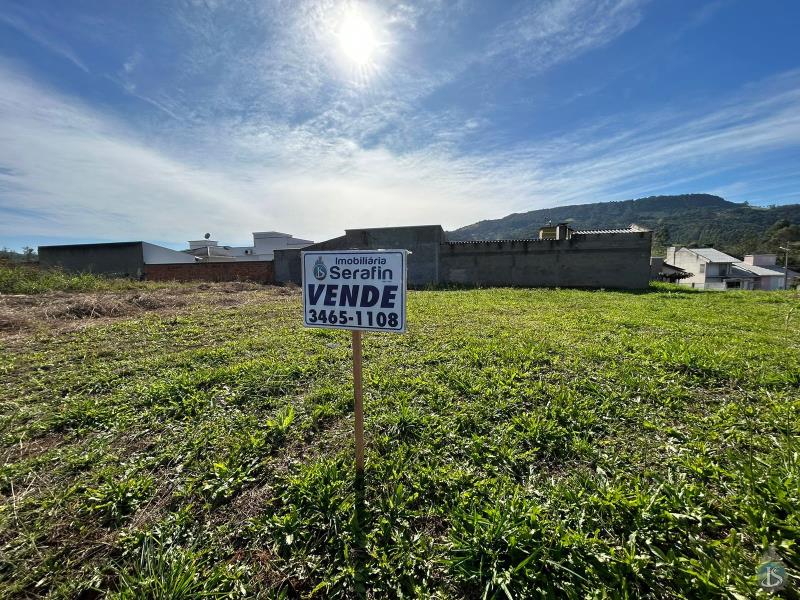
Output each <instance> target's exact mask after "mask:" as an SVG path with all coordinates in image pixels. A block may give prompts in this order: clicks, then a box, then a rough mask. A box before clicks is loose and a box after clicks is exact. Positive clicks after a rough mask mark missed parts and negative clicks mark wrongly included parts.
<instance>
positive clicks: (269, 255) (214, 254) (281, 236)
mask: <svg viewBox="0 0 800 600" xmlns="http://www.w3.org/2000/svg"><path fill="white" fill-rule="evenodd" d="M206 235H208V234H206ZM313 243H314V242H313V241H312V240H304V239H300V238H296V237H292V236H291V235H290V234H288V233H281V232H279V231H257V232H254V233H253V245H252V246H220V245H219V242H217V241H215V240H211V239H202V240H190V241H189V249H188V250H184V252H187V253H188V254H192V255H194V256H197V257H199V258H200V259H201V260H203V261H207V262H234V261H257V260H272V259H273V258H274V254H273V253H274V252H275V250H284V249H287V248H305V247H306V246H309V245H311V244H313Z"/></svg>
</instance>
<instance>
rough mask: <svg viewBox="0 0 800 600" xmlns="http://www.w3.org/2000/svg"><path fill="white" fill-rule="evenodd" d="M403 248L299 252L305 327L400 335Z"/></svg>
mask: <svg viewBox="0 0 800 600" xmlns="http://www.w3.org/2000/svg"><path fill="white" fill-rule="evenodd" d="M406 255H407V251H406V250H344V251H318V252H314V251H309V252H303V253H302V256H303V260H302V262H303V313H304V314H303V316H304V324H305V325H306V326H307V327H326V328H335V329H353V330H377V331H393V332H404V331H405V321H406Z"/></svg>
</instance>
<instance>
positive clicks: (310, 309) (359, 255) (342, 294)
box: [302, 250, 408, 479]
mask: <svg viewBox="0 0 800 600" xmlns="http://www.w3.org/2000/svg"><path fill="white" fill-rule="evenodd" d="M407 255H408V251H406V250H342V251H320V252H315V251H308V252H302V264H303V269H302V273H303V324H304V325H305V326H306V327H321V328H324V329H349V330H351V331H352V335H353V339H352V347H353V397H354V404H353V412H354V413H355V414H354V416H355V423H354V429H355V442H356V477H357V478H361V479H363V475H364V392H363V386H362V369H361V367H362V353H361V341H362V332H364V331H389V332H394V333H404V332H405V330H406V260H407Z"/></svg>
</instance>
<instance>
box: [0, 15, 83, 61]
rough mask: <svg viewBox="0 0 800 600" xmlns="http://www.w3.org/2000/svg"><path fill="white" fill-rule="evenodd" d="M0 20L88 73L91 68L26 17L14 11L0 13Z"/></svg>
mask: <svg viewBox="0 0 800 600" xmlns="http://www.w3.org/2000/svg"><path fill="white" fill-rule="evenodd" d="M0 22H2V23H5V24H6V25H8V26H9V27H12V28H14V29H16V30H17V31H19V32H20V33H22V34H24V35H26V36H28V37H29V38H30V39H32V40H33V41H34V42H36V43H37V44H41V45H42V46H44V47H45V48H47V49H48V50H50V51H51V52H54V53H56V54H58V55H59V56H61V57H62V58H65V59H67V60H68V61H70V62H71V63H72V64H73V65H75V66H76V67H78V68H79V69H81V70H82V71H84V72H86V73H88V72H89V68H88V67H87V66H86V65H85V64H84V63H83V61H82V60H81V59H80V58H79V57H78V55H77V54H75V52H74V51H73V50H72V48H70V47H69V46H68V45H66V44H64V43H61V42H59V41H57V40H55V39H54V38H53V36H51V35H49V34H47V33H45V32H43V31H41V30H40V29H38V28H37V27H34V26H32V25H31V24H30V23H29V22H28V21H27V20H26V19H24V18H22V17H21V16H19V15H16V14H12V13H0Z"/></svg>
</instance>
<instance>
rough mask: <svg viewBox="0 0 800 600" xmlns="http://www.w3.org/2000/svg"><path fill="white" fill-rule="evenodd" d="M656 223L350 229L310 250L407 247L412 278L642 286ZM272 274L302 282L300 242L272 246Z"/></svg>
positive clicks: (415, 281) (418, 282) (412, 281)
mask: <svg viewBox="0 0 800 600" xmlns="http://www.w3.org/2000/svg"><path fill="white" fill-rule="evenodd" d="M651 245H652V231H650V230H649V229H645V228H643V227H639V226H637V225H631V226H630V227H628V228H625V229H598V230H578V229H573V228H572V227H570V226H569V225H567V224H565V223H560V224H558V225H556V226H552V225H548V226H545V227H543V228H541V230H540V231H539V232H538V235H536V237H534V236H531V237H530V238H528V239H508V240H478V241H474V240H470V241H466V240H450V239H448V237H447V234H446V233H445V231H444V230H443V229H442V227H441V226H440V225H419V226H411V227H377V228H368V229H347V230H346V231H345V233H344V235H342V236H339V237H336V238H332V239H330V240H326V241H324V242H319V243H317V244H313V245H311V246H308V247H307V248H306V249H307V250H350V249H356V250H376V249H380V248H404V249H406V250H410V251H411V254H410V255H409V257H408V284H409V285H410V286H417V287H421V286H429V285H468V286H473V285H479V286H524V287H583V288H616V289H640V288H646V287H647V286H648V280H649V272H650V262H649V261H650V248H651ZM275 278H276V280H277V281H281V282H295V283H300V279H301V276H300V250H299V249H286V250H276V251H275Z"/></svg>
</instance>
